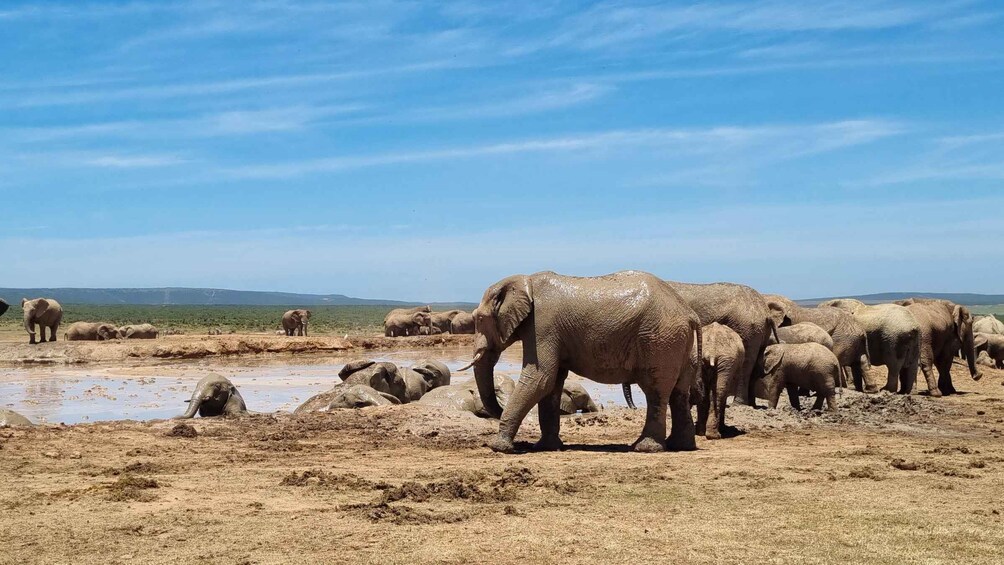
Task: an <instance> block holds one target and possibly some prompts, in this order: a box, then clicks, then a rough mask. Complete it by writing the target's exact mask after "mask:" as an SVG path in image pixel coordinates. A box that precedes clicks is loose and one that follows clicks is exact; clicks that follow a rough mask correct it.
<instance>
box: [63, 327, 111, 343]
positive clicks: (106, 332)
mask: <svg viewBox="0 0 1004 565" xmlns="http://www.w3.org/2000/svg"><path fill="white" fill-rule="evenodd" d="M64 337H66V341H107V340H110V339H122V332H120V331H119V329H118V328H116V327H115V326H113V325H111V324H104V323H99V322H74V323H72V324H70V327H69V328H67V329H66V334H64Z"/></svg>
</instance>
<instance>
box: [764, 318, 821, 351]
mask: <svg viewBox="0 0 1004 565" xmlns="http://www.w3.org/2000/svg"><path fill="white" fill-rule="evenodd" d="M777 338H778V339H780V340H781V343H818V344H819V345H822V346H823V347H825V348H826V349H829V350H830V351H833V338H832V337H830V334H828V333H826V330H824V329H823V328H821V327H819V326H817V325H816V324H813V323H812V322H802V323H800V324H792V325H790V326H783V327H780V328H777ZM771 345H773V344H771Z"/></svg>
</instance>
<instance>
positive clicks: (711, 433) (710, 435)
mask: <svg viewBox="0 0 1004 565" xmlns="http://www.w3.org/2000/svg"><path fill="white" fill-rule="evenodd" d="M702 435H703V436H704V437H705V439H722V432H721V431H719V429H718V428H708V430H707V432H705V433H704V434H702Z"/></svg>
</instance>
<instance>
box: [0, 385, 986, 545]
mask: <svg viewBox="0 0 1004 565" xmlns="http://www.w3.org/2000/svg"><path fill="white" fill-rule="evenodd" d="M955 369H956V371H957V372H958V374H957V376H956V378H957V381H956V382H957V383H958V385H957V386H958V388H960V389H961V390H965V391H969V392H968V393H967V394H964V395H959V396H956V397H951V398H943V399H930V398H927V397H925V396H911V397H902V396H895V395H875V396H864V395H857V394H855V393H845V395H844V396H843V397H842V403H843V406H842V408H841V411H840V413H839V414H837V415H835V416H822V417H819V416H811V415H808V414H804V415H799V414H794V413H792V412H791V411H790V409H788V408H785V409H781V410H778V411H768V410H757V411H753V410H751V409H748V408H744V407H738V408H734V409H731V412H730V416H729V420H730V422H731V423H733V424H735V425H736V426H738V427H739V428H740V429H741V430H743V431H744V432H745V433H744V434H742V435H739V436H738V437H734V438H731V439H726V440H720V441H713V442H709V441H705V440H703V439H699V440H698V447H699V450H698V451H696V452H691V453H666V454H655V455H651V454H635V453H628V452H625V449H626V445H627V444H628V443H629V442H631V441H632V440H634V439H635V437H636V436H637V434H638V432H639V431H640V429H641V425H642V418H643V414H642V413H641V412H633V411H629V410H626V409H615V410H606V411H605V412H603V413H601V414H598V415H592V416H579V417H569V418H567V419H565V420H564V421H563V428H562V435H563V438H564V440H565V442H566V444H567V447H568V449H567V450H566V451H563V452H561V453H524V454H521V455H499V454H495V453H492V452H490V451H489V450H488V449H486V448H484V447H483V446H482V444H483V442H484V441H485V440H486V439H487V438H488V437H490V435H491V434H492V433H494V431H495V430H496V429H497V428H496V423H495V422H492V421H485V420H478V419H476V418H474V417H473V416H468V415H462V414H444V413H436V412H430V411H427V410H423V409H422V408H421V407H419V406H416V405H408V406H404V407H387V408H373V409H365V410H360V411H337V412H336V413H332V414H313V415H308V416H304V417H298V418H294V417H291V416H278V417H274V416H254V417H251V418H246V419H239V420H198V419H197V420H194V421H191V423H190V427H189V426H182V427H175V426H176V424H177V422H173V421H158V422H149V423H132V422H117V423H111V424H85V425H76V426H69V427H66V426H63V427H42V428H35V429H7V430H0V469H2V471H0V509H2V514H3V516H4V519H3V525H2V527H0V548H2V551H0V563H286V562H290V563H293V562H295V563H309V562H321V561H325V562H333V561H344V562H380V563H415V562H421V563H426V562H434V563H468V562H498V563H557V562H581V563H585V562H590V563H592V562H598V563H611V562H628V561H629V560H630V561H635V560H637V559H644V560H647V561H649V562H652V561H654V562H676V563H721V562H725V563H729V562H732V563H743V562H745V563H748V562H753V561H757V562H771V563H834V562H874V563H890V564H892V563H895V564H900V563H941V562H965V563H1000V562H1002V561H1004V527H1002V523H1001V518H1002V513H1004V497H1002V492H1004V441H1002V438H1001V435H1002V432H1004V386H1001V382H1002V379H1004V371H996V370H993V369H987V368H984V369H983V370H984V372H985V377H984V379H983V380H982V381H980V382H979V383H973V382H972V380H971V379H969V377H968V375H966V374H965V371H964V368H963V367H962V366H956V368H955ZM536 434H537V427H536V425H535V422H529V421H528V422H526V423H525V424H524V427H523V429H522V430H521V439H523V440H527V441H533V440H534V439H535V436H536Z"/></svg>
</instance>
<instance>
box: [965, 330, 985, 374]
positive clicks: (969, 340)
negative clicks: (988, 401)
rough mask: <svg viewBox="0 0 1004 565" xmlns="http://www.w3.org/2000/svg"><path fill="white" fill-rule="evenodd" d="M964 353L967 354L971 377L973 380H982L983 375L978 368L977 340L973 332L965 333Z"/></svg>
mask: <svg viewBox="0 0 1004 565" xmlns="http://www.w3.org/2000/svg"><path fill="white" fill-rule="evenodd" d="M962 351H963V352H965V354H966V363H967V364H968V365H969V375H970V376H971V377H973V380H977V381H978V380H980V378H982V377H983V374H982V373H980V371H979V369H977V368H976V340H975V339H974V338H973V332H972V330H969V331H968V332H966V333H965V335H964V336H963V339H962Z"/></svg>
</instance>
